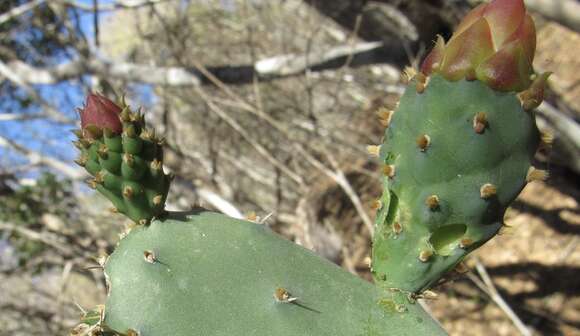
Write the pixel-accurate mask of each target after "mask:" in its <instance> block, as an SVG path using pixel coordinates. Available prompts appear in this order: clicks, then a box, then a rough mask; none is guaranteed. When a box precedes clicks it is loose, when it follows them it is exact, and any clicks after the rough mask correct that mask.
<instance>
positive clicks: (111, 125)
mask: <svg viewBox="0 0 580 336" xmlns="http://www.w3.org/2000/svg"><path fill="white" fill-rule="evenodd" d="M78 111H79V113H80V116H81V129H82V131H83V135H84V136H85V137H88V138H94V137H97V136H100V134H94V133H96V132H97V133H98V132H99V130H100V131H102V130H103V129H105V128H108V129H109V130H111V132H113V133H114V134H120V133H121V131H122V129H123V126H122V124H121V121H120V120H119V113H120V112H121V108H120V107H119V106H117V105H116V104H115V103H113V102H112V101H111V100H109V99H108V98H106V97H103V96H101V95H98V94H93V93H91V94H89V96H88V97H87V101H86V103H85V106H84V107H83V108H82V109H78Z"/></svg>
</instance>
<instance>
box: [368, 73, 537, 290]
mask: <svg viewBox="0 0 580 336" xmlns="http://www.w3.org/2000/svg"><path fill="white" fill-rule="evenodd" d="M416 87H417V86H416V83H415V82H414V81H413V82H411V83H410V84H409V87H408V89H407V91H406V93H405V94H404V96H403V97H402V99H401V102H400V104H399V107H398V109H397V110H396V111H395V112H394V114H393V115H392V117H391V119H390V123H389V127H388V128H387V130H386V132H385V138H384V143H383V145H382V146H381V153H380V158H381V161H382V163H384V164H385V165H386V166H385V167H386V172H388V174H386V175H390V176H385V177H384V187H385V191H384V193H383V196H382V198H381V205H382V207H381V208H380V209H379V211H378V213H377V219H376V231H375V236H374V238H373V258H372V271H373V274H374V277H375V279H376V280H377V281H379V282H380V283H382V284H384V285H385V286H387V287H392V288H398V289H401V290H404V291H408V292H410V293H420V292H421V291H422V290H424V289H426V288H428V287H429V286H431V285H432V284H433V283H434V282H436V281H437V280H439V279H440V278H441V276H442V275H443V274H444V273H445V272H447V271H448V270H450V269H452V268H453V267H455V266H456V264H457V263H458V262H459V261H461V260H462V258H463V257H464V256H465V255H466V254H468V253H469V252H470V251H472V250H473V249H475V248H477V247H478V246H480V245H481V244H483V243H485V242H486V241H487V240H489V239H490V238H491V237H493V236H494V235H495V234H496V233H497V232H498V230H499V229H500V227H501V226H502V224H503V215H504V213H505V210H506V208H507V207H508V205H509V204H510V202H511V201H513V200H514V199H515V198H516V196H517V195H518V194H519V193H520V191H521V190H522V188H523V187H524V186H525V184H526V175H527V173H528V169H529V168H530V165H531V159H532V158H533V155H534V153H535V151H536V149H537V147H538V144H539V139H540V138H539V132H538V130H537V128H536V125H535V121H534V116H533V115H532V114H531V113H530V112H525V111H524V110H523V109H522V107H521V103H520V101H519V100H518V99H517V97H516V96H515V94H511V93H500V92H496V91H493V90H492V89H490V88H489V87H487V86H486V85H485V84H483V83H481V82H479V81H458V82H449V81H447V80H445V79H444V78H442V77H441V76H440V75H433V76H432V77H431V78H430V80H429V82H428V85H427V87H426V89H425V90H424V91H423V92H422V93H419V92H417V91H418V90H417V89H416ZM419 91H421V90H419Z"/></svg>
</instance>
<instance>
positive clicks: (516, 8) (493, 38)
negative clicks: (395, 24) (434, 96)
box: [421, 0, 536, 92]
mask: <svg viewBox="0 0 580 336" xmlns="http://www.w3.org/2000/svg"><path fill="white" fill-rule="evenodd" d="M535 51H536V29H535V26H534V21H533V20H532V18H531V16H530V15H529V14H528V13H526V8H525V6H524V2H523V0H493V1H491V2H490V3H489V4H481V5H479V6H478V7H476V8H474V9H473V10H472V11H471V12H469V13H468V14H467V16H466V17H465V18H464V19H463V21H462V22H461V23H460V24H459V26H458V27H457V29H456V31H455V33H454V34H453V36H452V37H451V39H450V40H449V42H448V43H447V44H445V42H444V41H443V39H442V38H438V40H437V42H436V44H435V47H434V48H433V50H432V51H431V53H430V54H429V55H427V57H426V58H425V61H424V62H423V64H422V66H421V71H422V72H423V73H424V74H426V75H429V74H431V73H434V72H435V73H440V74H441V75H443V76H444V77H445V78H447V79H448V80H451V81H456V80H460V79H464V78H465V79H468V80H474V79H477V80H480V81H482V82H484V83H486V84H487V85H489V86H490V87H491V88H493V89H495V90H499V91H518V92H519V91H522V90H525V89H527V88H528V87H529V86H530V76H531V75H532V73H533V69H532V62H533V60H534V53H535Z"/></svg>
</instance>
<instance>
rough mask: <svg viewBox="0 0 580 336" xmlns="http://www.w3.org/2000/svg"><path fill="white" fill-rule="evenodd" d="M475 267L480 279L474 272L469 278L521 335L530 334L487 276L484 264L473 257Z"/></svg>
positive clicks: (527, 335) (526, 335)
mask: <svg viewBox="0 0 580 336" xmlns="http://www.w3.org/2000/svg"><path fill="white" fill-rule="evenodd" d="M475 269H476V270H477V273H478V274H479V276H480V277H481V279H482V280H483V283H482V281H481V280H480V279H479V278H477V277H476V276H475V275H474V274H472V273H468V277H469V279H470V280H471V281H472V282H473V283H474V284H475V285H476V286H477V287H479V289H481V290H482V291H483V292H484V293H486V294H487V295H488V296H489V297H490V298H491V299H492V300H493V302H495V304H496V305H497V306H498V307H499V308H500V309H501V310H502V311H503V312H504V313H505V314H506V315H507V317H508V318H509V319H510V320H511V321H512V322H513V324H514V326H515V327H516V328H517V329H518V331H519V332H520V334H521V335H522V336H532V332H531V331H530V330H529V329H528V327H527V326H526V325H525V324H524V323H523V322H522V320H521V319H520V318H519V317H518V315H517V314H516V313H515V312H514V311H513V309H512V308H511V307H510V306H509V305H508V304H507V302H506V301H505V300H504V298H503V297H502V296H501V294H500V293H499V292H498V290H497V288H496V287H495V285H494V284H493V281H492V280H491V278H490V277H489V274H488V273H487V270H486V269H485V266H484V265H483V264H482V263H481V261H480V260H479V259H478V258H475Z"/></svg>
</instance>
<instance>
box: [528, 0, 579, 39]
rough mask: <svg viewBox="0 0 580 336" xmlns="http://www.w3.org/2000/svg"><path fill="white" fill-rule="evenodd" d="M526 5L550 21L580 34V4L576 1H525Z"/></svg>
mask: <svg viewBox="0 0 580 336" xmlns="http://www.w3.org/2000/svg"><path fill="white" fill-rule="evenodd" d="M525 2H526V5H527V6H528V7H529V8H530V9H531V10H533V11H536V12H538V13H540V14H542V15H543V16H545V17H547V18H548V19H550V20H554V21H556V22H558V23H559V24H561V25H564V26H566V27H568V28H570V29H572V30H575V31H577V32H580V3H578V1H575V0H557V1H555V0H525Z"/></svg>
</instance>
